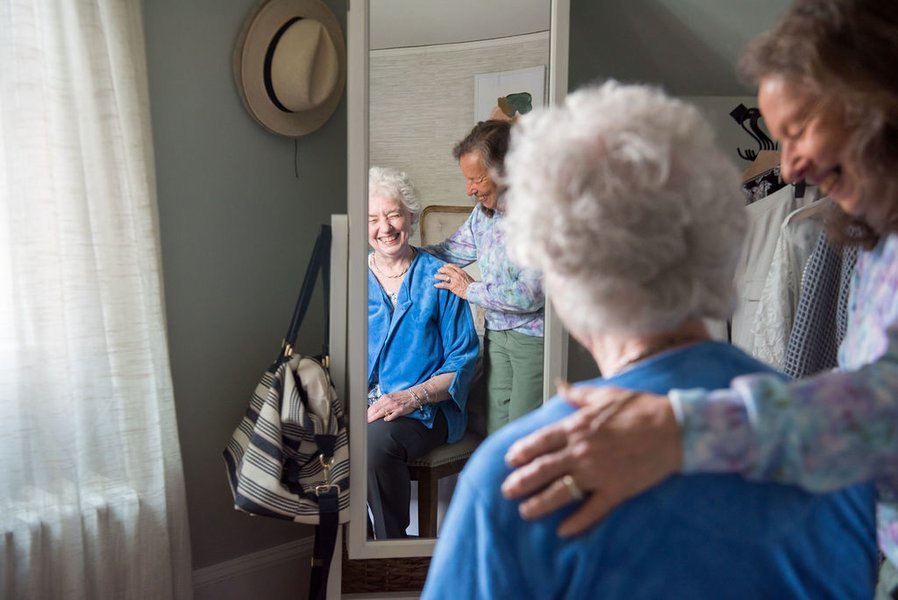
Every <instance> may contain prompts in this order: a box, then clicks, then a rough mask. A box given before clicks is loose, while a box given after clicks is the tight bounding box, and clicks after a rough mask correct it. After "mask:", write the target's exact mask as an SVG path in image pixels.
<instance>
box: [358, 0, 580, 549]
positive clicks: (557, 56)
mask: <svg viewBox="0 0 898 600" xmlns="http://www.w3.org/2000/svg"><path fill="white" fill-rule="evenodd" d="M549 1H550V2H551V16H550V20H549V64H548V68H549V79H548V91H549V98H548V102H549V104H556V103H558V102H560V101H561V100H563V99H564V96H565V94H566V93H567V87H568V40H569V31H570V0H549ZM368 15H369V0H350V2H349V10H348V11H347V17H346V24H347V25H346V29H347V36H346V37H347V86H346V90H347V109H346V124H347V173H346V178H347V194H348V197H347V202H346V207H347V214H348V218H349V269H348V276H349V282H348V289H349V297H348V302H347V327H346V331H347V340H346V349H347V357H346V358H347V365H348V369H347V392H348V394H347V399H348V402H347V405H348V415H349V423H350V427H349V444H350V446H349V447H350V457H351V458H350V481H351V482H352V500H351V504H350V521H349V524H348V529H349V535H348V547H347V551H348V556H349V558H350V559H369V558H398V557H412V556H430V555H432V554H433V547H434V544H435V541H436V540H435V539H434V538H412V539H402V540H382V541H374V540H369V539H368V535H367V528H366V522H367V493H366V492H367V485H366V483H364V482H365V481H366V480H367V477H366V474H365V472H366V470H367V469H366V467H367V461H366V460H359V459H358V456H359V454H358V452H354V451H353V449H355V448H366V447H367V428H366V427H353V426H352V424H353V423H355V422H362V421H359V419H364V412H365V408H366V407H367V404H366V402H364V401H362V399H365V398H367V390H366V377H365V374H366V373H367V364H366V363H367V360H368V355H367V352H366V349H367V344H366V343H365V340H366V339H367V336H368V319H367V297H368V296H367V285H368V278H367V273H366V271H367V267H366V265H367V261H366V255H367V253H368V237H367V221H366V217H367V199H368V194H367V187H368V144H369V136H368V56H369V47H368V46H369V30H368ZM567 341H568V340H567V334H566V332H565V331H564V328H563V326H562V325H561V321H560V320H559V319H558V316H557V315H556V313H555V311H554V309H552V307H551V305H550V304H549V302H548V299H547V301H546V308H545V352H544V358H543V369H544V377H543V391H544V395H545V397H546V398H549V397H551V396H553V395H554V394H555V385H556V382H557V381H558V379H559V378H561V377H565V376H566V373H567V347H568V344H567ZM359 413H362V414H361V415H360V414H359ZM362 456H364V454H363V455H362Z"/></svg>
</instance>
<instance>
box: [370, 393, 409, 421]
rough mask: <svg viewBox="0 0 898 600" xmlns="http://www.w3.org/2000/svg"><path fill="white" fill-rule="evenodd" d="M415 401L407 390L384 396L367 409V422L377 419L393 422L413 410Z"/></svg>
mask: <svg viewBox="0 0 898 600" xmlns="http://www.w3.org/2000/svg"><path fill="white" fill-rule="evenodd" d="M415 408H416V407H415V401H414V398H413V397H412V395H411V393H410V392H409V391H408V390H400V391H397V392H390V393H389V394H384V395H383V396H381V397H380V398H378V399H377V402H375V403H374V404H372V405H371V406H369V407H368V422H369V423H373V422H374V421H376V420H378V419H383V420H384V421H395V420H396V419H398V418H399V417H401V416H403V415H407V414H409V413H410V412H412V411H414V410H415Z"/></svg>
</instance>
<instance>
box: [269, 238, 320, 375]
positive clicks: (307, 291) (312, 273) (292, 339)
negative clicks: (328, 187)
mask: <svg viewBox="0 0 898 600" xmlns="http://www.w3.org/2000/svg"><path fill="white" fill-rule="evenodd" d="M330 256H331V226H330V225H322V226H321V231H320V232H319V233H318V238H317V239H316V240H315V247H314V248H313V249H312V258H310V259H309V266H308V267H306V274H305V277H303V281H302V288H300V290H299V297H298V298H297V299H296V307H295V308H294V309H293V318H292V319H291V320H290V327H288V328H287V334H286V335H285V336H284V341H283V342H282V343H281V351H282V352H281V356H280V357H279V359H278V360H282V359H284V358H289V357H290V356H292V355H293V347H294V346H295V345H296V336H297V334H298V333H299V326H300V325H301V324H302V320H303V317H305V315H306V310H307V309H308V308H309V301H311V299H312V293H313V292H314V291H315V282H316V280H317V279H318V274H319V273H321V283H322V286H323V289H324V348H323V350H324V354H323V355H324V356H327V354H328V352H329V350H330Z"/></svg>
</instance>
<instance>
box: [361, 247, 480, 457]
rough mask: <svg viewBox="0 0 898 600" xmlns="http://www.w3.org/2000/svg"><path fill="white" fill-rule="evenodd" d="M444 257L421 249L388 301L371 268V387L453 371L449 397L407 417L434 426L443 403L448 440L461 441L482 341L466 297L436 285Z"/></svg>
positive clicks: (389, 388) (400, 386)
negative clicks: (465, 299)
mask: <svg viewBox="0 0 898 600" xmlns="http://www.w3.org/2000/svg"><path fill="white" fill-rule="evenodd" d="M444 264H445V263H444V262H443V261H441V260H439V259H437V258H434V257H433V256H431V255H429V254H427V253H425V252H418V253H417V254H416V255H415V258H414V259H413V260H412V264H411V265H410V266H409V269H408V271H407V272H406V274H405V279H404V280H403V281H402V286H401V287H400V288H399V293H398V296H397V300H396V307H395V309H394V308H393V304H392V303H391V302H390V299H389V297H388V296H387V294H386V292H384V289H383V287H381V285H380V283H379V282H378V281H377V278H376V277H375V276H374V274H373V273H372V272H371V271H370V270H369V271H368V387H369V388H370V387H371V386H372V385H373V384H374V383H378V384H379V385H380V390H381V392H382V393H384V394H388V393H390V392H395V391H399V390H404V389H407V388H410V387H411V386H413V385H417V384H419V383H423V382H425V381H427V380H428V379H430V378H431V377H433V376H434V375H439V374H440V373H451V372H454V373H455V376H454V377H453V379H452V384H451V386H450V387H449V394H450V395H451V396H452V399H451V400H446V401H443V402H438V403H436V404H427V405H425V406H424V407H422V408H421V409H419V410H415V411H413V412H411V413H409V414H408V415H406V417H408V418H411V419H417V420H419V421H421V422H422V423H424V425H426V426H427V427H429V428H432V427H433V420H434V417H435V416H436V410H437V409H441V410H442V411H443V414H444V415H445V417H446V422H447V424H448V426H449V433H448V438H447V442H449V443H451V442H455V441H458V440H459V439H460V438H461V436H462V434H464V431H465V427H466V426H467V412H466V410H465V409H466V405H467V401H468V389H469V387H470V384H471V378H472V376H473V374H474V367H475V364H476V361H477V355H478V354H479V352H480V344H479V342H478V340H477V332H476V331H475V330H474V320H473V319H472V318H471V309H470V308H469V307H468V303H467V302H465V301H464V300H462V299H461V298H459V297H458V296H456V295H455V294H453V293H452V292H450V291H449V290H442V289H437V288H435V287H434V283H435V280H434V275H435V274H436V272H437V271H438V270H439V268H440V267H441V266H443V265H444Z"/></svg>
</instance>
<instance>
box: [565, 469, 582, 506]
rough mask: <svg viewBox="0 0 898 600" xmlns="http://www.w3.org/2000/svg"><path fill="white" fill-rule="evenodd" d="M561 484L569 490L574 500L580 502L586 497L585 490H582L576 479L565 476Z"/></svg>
mask: <svg viewBox="0 0 898 600" xmlns="http://www.w3.org/2000/svg"><path fill="white" fill-rule="evenodd" d="M561 483H563V484H564V487H566V488H567V491H568V493H569V494H570V495H571V498H573V499H574V500H577V501H580V500H583V498H585V497H586V494H584V493H583V490H581V489H580V486H579V485H577V482H576V481H574V478H573V477H571V476H570V475H565V476H564V477H562V478H561Z"/></svg>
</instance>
